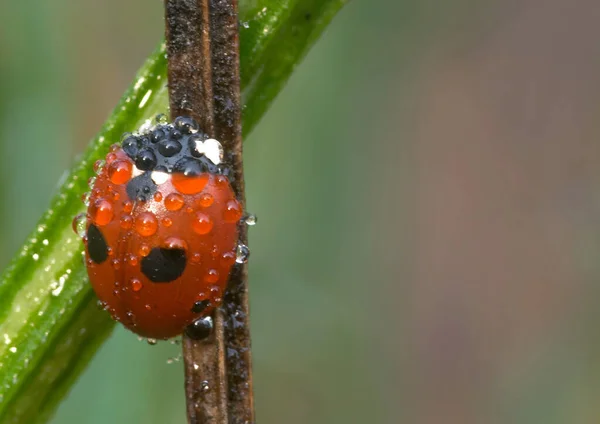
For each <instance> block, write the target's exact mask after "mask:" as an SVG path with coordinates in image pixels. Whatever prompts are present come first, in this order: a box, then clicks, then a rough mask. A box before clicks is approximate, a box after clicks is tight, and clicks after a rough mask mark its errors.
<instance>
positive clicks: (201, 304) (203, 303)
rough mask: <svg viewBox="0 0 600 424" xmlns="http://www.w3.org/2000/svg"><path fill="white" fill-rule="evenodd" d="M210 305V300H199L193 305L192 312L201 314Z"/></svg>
mask: <svg viewBox="0 0 600 424" xmlns="http://www.w3.org/2000/svg"><path fill="white" fill-rule="evenodd" d="M209 305H210V300H199V301H197V302H196V303H194V306H192V312H194V313H195V314H201V313H202V312H204V310H205V309H206V308H208V306H209Z"/></svg>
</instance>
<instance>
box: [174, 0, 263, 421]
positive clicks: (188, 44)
mask: <svg viewBox="0 0 600 424" xmlns="http://www.w3.org/2000/svg"><path fill="white" fill-rule="evenodd" d="M165 10H166V34H167V53H168V74H169V95H170V103H171V117H172V118H175V117H177V116H181V115H187V116H191V117H193V118H195V119H196V120H197V121H198V122H199V123H200V126H201V128H202V130H203V131H204V132H206V133H207V134H208V135H209V136H211V137H214V138H216V139H217V140H219V141H221V143H222V144H223V147H224V149H225V152H226V154H227V155H228V156H227V158H226V161H227V162H228V163H230V164H231V165H232V170H233V175H232V177H233V178H232V181H233V189H234V190H235V192H236V195H237V198H238V200H239V201H240V202H241V203H242V205H244V206H245V196H244V175H243V166H242V137H241V134H242V133H241V104H240V103H241V100H240V84H239V81H240V76H239V68H240V66H239V42H238V19H237V0H165ZM239 231H240V243H243V244H246V242H247V228H246V225H245V224H243V223H241V224H240V227H239ZM213 320H214V323H215V325H214V331H213V333H212V334H211V335H210V336H209V337H208V338H206V339H204V340H201V341H197V340H192V339H190V338H189V337H187V336H185V335H184V337H183V351H184V355H183V356H184V362H185V389H186V401H187V411H188V421H189V422H190V423H193V424H208V423H210V424H253V423H254V402H253V391H252V368H251V352H250V332H249V325H248V291H247V268H246V265H236V266H235V267H234V270H233V271H232V273H231V277H230V281H229V287H228V290H227V292H226V294H225V297H224V302H223V306H222V307H221V308H220V309H218V310H216V311H215V314H214V316H213Z"/></svg>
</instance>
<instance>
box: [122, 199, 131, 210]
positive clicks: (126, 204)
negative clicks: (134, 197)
mask: <svg viewBox="0 0 600 424" xmlns="http://www.w3.org/2000/svg"><path fill="white" fill-rule="evenodd" d="M132 210H133V202H132V201H131V200H125V201H124V202H123V211H124V212H126V213H131V211H132Z"/></svg>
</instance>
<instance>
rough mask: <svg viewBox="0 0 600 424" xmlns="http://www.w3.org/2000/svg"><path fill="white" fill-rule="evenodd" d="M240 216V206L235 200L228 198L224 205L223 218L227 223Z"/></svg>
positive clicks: (236, 219) (234, 220)
mask: <svg viewBox="0 0 600 424" xmlns="http://www.w3.org/2000/svg"><path fill="white" fill-rule="evenodd" d="M241 217H242V208H241V206H240V203H239V202H238V201H237V200H230V201H229V202H227V205H226V206H225V211H224V212H223V219H224V220H225V222H228V223H230V224H231V223H235V222H238V221H239V220H240V218H241Z"/></svg>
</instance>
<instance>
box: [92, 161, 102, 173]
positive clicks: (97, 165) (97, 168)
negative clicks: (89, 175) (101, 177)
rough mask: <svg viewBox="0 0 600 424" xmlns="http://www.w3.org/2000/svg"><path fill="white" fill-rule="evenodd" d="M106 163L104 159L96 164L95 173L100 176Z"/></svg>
mask: <svg viewBox="0 0 600 424" xmlns="http://www.w3.org/2000/svg"><path fill="white" fill-rule="evenodd" d="M104 163H105V162H104V161H103V160H102V159H98V160H97V161H96V162H94V172H95V173H96V174H100V172H102V168H103V167H104Z"/></svg>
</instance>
